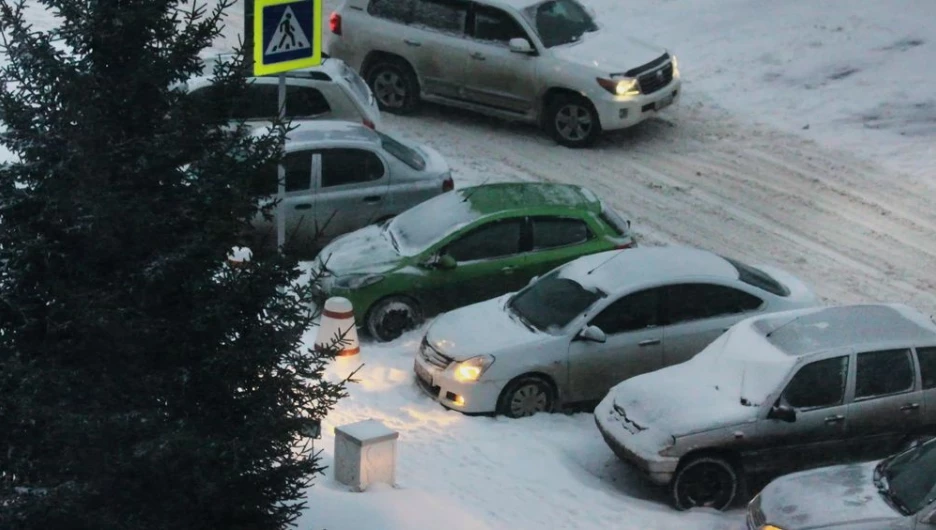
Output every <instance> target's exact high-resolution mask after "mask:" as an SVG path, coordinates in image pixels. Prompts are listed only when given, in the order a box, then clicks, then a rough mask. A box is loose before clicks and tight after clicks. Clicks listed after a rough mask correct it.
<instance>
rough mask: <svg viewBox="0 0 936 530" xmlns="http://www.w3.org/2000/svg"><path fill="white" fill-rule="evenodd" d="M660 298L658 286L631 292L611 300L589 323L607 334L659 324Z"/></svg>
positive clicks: (660, 293) (637, 329)
mask: <svg viewBox="0 0 936 530" xmlns="http://www.w3.org/2000/svg"><path fill="white" fill-rule="evenodd" d="M661 298H662V290H661V289H660V288H659V287H656V288H653V289H645V290H643V291H637V292H636V293H631V294H629V295H626V296H624V297H622V298H619V299H618V300H617V301H615V302H612V303H611V304H610V305H609V306H608V307H606V308H604V310H603V311H602V312H601V313H598V315H596V316H595V318H593V319H592V321H591V322H589V324H591V325H593V326H598V327H599V328H601V330H602V331H604V332H605V333H607V334H609V335H612V334H614V333H624V332H627V331H639V330H642V329H647V328H652V327H654V326H656V325H658V324H659V322H658V321H659V314H660V300H661Z"/></svg>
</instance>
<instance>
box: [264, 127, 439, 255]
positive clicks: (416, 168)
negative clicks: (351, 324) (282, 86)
mask: <svg viewBox="0 0 936 530" xmlns="http://www.w3.org/2000/svg"><path fill="white" fill-rule="evenodd" d="M258 132H259V129H258ZM263 132H264V133H265V130H263ZM283 164H284V166H285V169H286V182H285V186H286V194H285V198H284V200H283V203H282V204H281V206H280V208H279V209H278V210H279V211H282V212H285V220H286V244H287V246H288V247H289V248H291V249H293V250H296V251H299V252H300V253H301V254H307V253H311V254H314V253H315V252H316V251H317V250H318V249H319V248H321V247H322V246H323V245H324V244H325V243H327V242H328V241H330V240H332V239H334V238H335V237H337V236H339V235H342V234H345V233H347V232H351V231H353V230H357V229H358V228H362V227H364V226H367V225H368V224H371V223H375V222H381V221H384V220H386V219H389V218H391V217H393V216H395V215H397V214H399V213H401V212H403V211H404V210H407V209H409V208H411V207H412V206H415V205H417V204H419V203H421V202H423V201H425V200H427V199H430V198H432V197H435V196H436V195H439V194H442V193H444V192H446V191H449V190H451V189H453V188H454V181H453V179H452V176H451V171H450V169H449V165H448V163H447V162H446V161H445V159H444V158H443V157H442V155H441V154H439V152H438V151H436V150H435V149H433V148H431V147H429V146H427V145H417V144H412V143H410V142H407V141H406V140H404V139H402V138H397V137H394V136H391V135H389V134H387V133H386V132H382V131H374V130H372V129H370V128H369V127H366V126H364V125H360V124H356V123H351V122H346V121H337V120H317V121H308V122H302V123H299V124H298V126H297V128H296V129H295V130H293V131H290V133H289V136H288V138H287V143H286V156H285V158H284V161H283ZM276 177H277V168H276V167H275V166H273V167H270V168H269V169H268V170H265V171H263V172H261V174H259V175H257V178H256V180H255V181H254V183H253V185H254V191H255V193H257V195H260V196H263V197H268V199H267V200H269V201H272V200H274V198H275V195H276V193H277V178H276ZM427 221H430V222H431V220H427ZM254 229H255V233H254V234H253V237H252V241H251V242H250V244H251V246H252V247H254V248H267V249H269V248H275V245H276V220H275V218H274V219H266V218H264V217H263V216H261V215H258V216H257V218H256V219H255V220H254Z"/></svg>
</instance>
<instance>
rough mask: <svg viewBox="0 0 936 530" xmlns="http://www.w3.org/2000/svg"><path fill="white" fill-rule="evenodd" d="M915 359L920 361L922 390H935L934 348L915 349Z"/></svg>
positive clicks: (935, 360)
mask: <svg viewBox="0 0 936 530" xmlns="http://www.w3.org/2000/svg"><path fill="white" fill-rule="evenodd" d="M917 358H919V360H920V376H922V377H921V379H923V390H929V389H931V388H936V346H929V347H926V348H917Z"/></svg>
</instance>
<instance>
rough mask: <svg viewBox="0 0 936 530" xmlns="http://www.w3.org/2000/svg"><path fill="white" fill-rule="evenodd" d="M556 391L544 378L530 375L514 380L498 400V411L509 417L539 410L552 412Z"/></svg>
mask: <svg viewBox="0 0 936 530" xmlns="http://www.w3.org/2000/svg"><path fill="white" fill-rule="evenodd" d="M555 403H556V392H555V391H554V390H553V387H552V385H550V384H549V383H548V382H547V381H544V380H543V378H541V377H537V376H533V375H528V376H522V377H519V378H517V379H516V380H514V381H512V382H511V383H510V384H509V385H507V387H506V388H504V390H503V391H502V392H501V395H500V398H499V399H498V400H497V413H498V414H502V415H504V416H507V417H509V418H523V417H526V416H532V415H533V414H536V413H537V412H552V411H553V407H554V406H555Z"/></svg>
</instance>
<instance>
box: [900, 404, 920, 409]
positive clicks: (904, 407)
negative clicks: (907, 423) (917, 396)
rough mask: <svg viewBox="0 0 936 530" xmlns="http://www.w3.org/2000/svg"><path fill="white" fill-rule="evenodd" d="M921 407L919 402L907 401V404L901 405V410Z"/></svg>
mask: <svg viewBox="0 0 936 530" xmlns="http://www.w3.org/2000/svg"><path fill="white" fill-rule="evenodd" d="M918 408H920V404H919V403H907V404H906V405H904V406H902V407H900V410H916V409H918Z"/></svg>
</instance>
